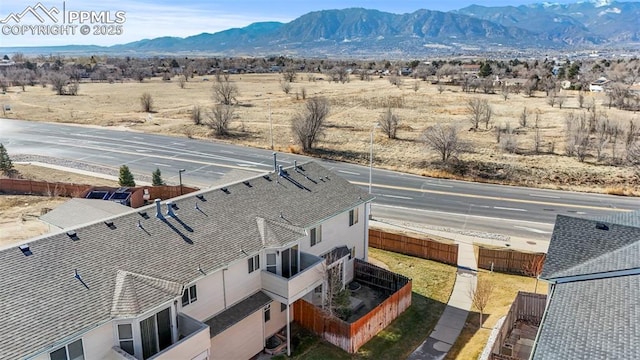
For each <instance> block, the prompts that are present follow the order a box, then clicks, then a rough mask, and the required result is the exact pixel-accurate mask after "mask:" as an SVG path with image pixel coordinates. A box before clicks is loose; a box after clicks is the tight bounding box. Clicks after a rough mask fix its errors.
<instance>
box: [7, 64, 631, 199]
mask: <svg viewBox="0 0 640 360" xmlns="http://www.w3.org/2000/svg"><path fill="white" fill-rule="evenodd" d="M314 76H315V78H322V77H323V75H321V74H314ZM308 77H309V74H298V79H297V80H296V82H294V83H293V84H292V90H291V92H290V93H289V94H285V93H284V92H283V90H282V88H281V85H280V80H281V76H280V75H279V74H242V75H231V80H232V81H233V82H234V83H236V84H237V86H238V89H239V96H238V98H237V100H238V106H236V113H235V121H234V122H233V123H232V124H231V129H232V135H231V136H229V137H226V138H223V139H220V140H221V141H228V142H234V143H239V144H244V145H249V146H255V147H262V148H269V147H270V146H271V139H273V144H274V148H275V149H277V150H279V151H298V146H297V145H296V143H295V141H294V139H293V137H292V135H291V130H290V120H291V117H292V116H293V115H294V114H295V113H296V112H297V111H299V110H300V109H301V108H302V107H303V105H304V100H303V99H302V93H303V92H305V93H306V97H307V98H309V97H312V96H324V97H327V98H328V99H329V103H330V104H331V113H330V115H329V118H328V122H327V128H326V131H325V136H323V137H322V138H321V139H320V141H319V143H318V149H317V151H316V155H318V156H323V157H330V158H334V159H340V160H344V161H349V162H357V163H362V164H368V159H369V147H370V132H371V130H372V128H373V126H374V125H375V124H376V122H377V121H378V118H379V117H380V115H381V114H382V113H383V112H384V111H386V108H387V107H388V106H391V107H393V108H394V112H395V113H396V114H397V115H399V116H400V119H401V127H400V130H399V131H398V139H395V140H391V139H388V138H387V137H386V136H385V135H384V134H383V133H382V132H381V131H380V130H379V129H378V130H376V132H375V138H374V154H375V155H374V161H375V162H374V164H375V166H377V167H385V168H389V169H394V170H399V171H404V172H411V173H416V174H423V175H430V176H444V177H458V178H466V179H469V180H478V181H491V182H497V183H506V184H517V185H525V186H535V187H548V188H558V189H571V190H579V191H593V192H609V193H616V194H621V195H622V194H626V195H629V194H637V190H635V188H636V186H634V184H637V180H636V179H635V177H634V175H633V172H632V171H631V169H628V168H623V167H615V166H609V165H606V164H605V163H596V162H595V158H592V157H587V159H586V161H585V162H584V163H581V162H579V161H578V160H577V159H576V158H574V157H568V156H565V155H564V153H565V152H564V119H565V117H566V116H567V115H568V114H570V113H575V114H578V113H582V112H584V111H585V110H584V109H579V107H578V100H577V93H575V92H572V91H564V90H563V95H564V96H566V101H565V103H564V105H563V108H562V109H560V108H559V107H558V105H556V106H555V107H551V106H550V105H549V104H548V103H547V99H546V97H545V96H544V95H545V94H544V93H542V92H540V93H536V94H535V95H536V96H534V97H527V96H526V95H524V94H523V93H520V94H514V93H512V94H509V98H508V99H507V100H504V98H503V97H502V96H501V95H500V94H481V93H480V92H478V93H471V94H468V93H464V92H462V91H461V89H460V87H458V86H455V87H454V86H446V87H445V89H444V91H443V92H442V93H440V92H439V91H438V86H437V85H432V84H431V83H429V82H425V81H420V80H413V79H410V78H403V80H404V83H403V84H402V85H401V86H399V87H398V86H394V85H392V84H391V83H390V82H389V81H388V79H387V78H374V79H373V80H372V81H362V80H359V79H356V78H355V76H352V77H351V81H350V82H348V83H345V84H341V83H330V82H328V81H327V80H316V81H309V80H308ZM213 81H214V77H213V76H209V77H195V78H192V79H190V81H189V82H187V83H186V86H185V88H184V89H182V88H180V87H179V86H178V83H177V81H175V80H174V81H168V82H166V81H162V80H161V79H160V78H152V79H148V80H145V81H144V82H142V83H138V82H133V81H129V82H127V81H125V82H122V83H113V84H109V83H81V85H80V91H79V95H78V96H59V95H56V94H55V93H54V92H53V91H52V90H51V88H42V87H39V86H33V87H27V88H26V91H25V92H22V91H21V89H20V88H18V87H11V88H10V89H9V91H8V92H7V93H6V94H3V95H0V101H2V102H3V103H5V104H7V103H8V104H10V105H11V107H12V111H11V112H7V113H6V115H5V116H6V117H9V118H18V119H28V120H37V121H53V122H66V123H78V124H85V125H101V126H112V127H118V128H122V129H129V130H134V131H144V132H154V133H163V134H173V135H176V136H189V137H195V138H210V137H211V133H212V132H211V130H210V129H209V128H208V127H207V126H206V125H195V124H194V123H193V122H192V121H191V120H190V114H191V112H192V109H193V107H194V105H198V106H202V108H203V109H204V110H205V112H209V111H210V108H211V106H212V104H213V100H212V90H211V89H212V84H213ZM416 82H417V84H418V85H419V88H418V89H417V91H415V87H414V85H415V84H416ZM303 89H304V90H303ZM145 92H148V93H149V94H151V96H152V97H153V101H154V112H153V113H145V112H142V111H141V105H140V100H139V98H140V96H141V95H142V94H143V93H145ZM471 97H475V98H480V99H487V100H488V101H489V102H490V104H491V106H492V107H493V112H494V116H493V120H492V122H491V124H490V126H489V129H486V130H485V128H484V124H481V125H480V130H479V131H466V130H467V129H469V128H470V127H471V125H470V122H469V121H468V116H469V111H468V110H467V108H466V102H467V100H468V99H469V98H471ZM585 98H586V100H585V103H591V102H595V104H596V106H597V108H598V111H606V113H607V116H608V118H609V119H612V120H617V121H620V122H621V123H622V124H626V123H628V122H629V121H630V120H637V119H638V115H637V114H634V113H632V112H629V111H622V110H618V109H615V108H612V109H608V108H606V107H605V106H603V105H602V104H603V102H605V97H604V95H599V94H592V93H586V94H585ZM525 107H526V108H527V109H528V111H529V112H530V115H529V118H530V119H529V123H530V125H529V126H528V127H526V128H519V125H518V118H519V117H520V114H521V113H522V111H523V109H524V108H525ZM536 113H537V114H538V116H539V128H540V133H541V136H542V143H543V147H542V152H541V154H539V155H534V154H533V151H532V146H533V145H532V144H533V138H534V130H533V129H532V126H533V125H532V124H533V121H534V120H533V119H534V118H535V114H536ZM206 119H207V118H206V116H205V118H204V121H205V122H206ZM270 119H271V124H272V133H273V135H270V132H271V131H270ZM437 122H442V123H454V122H457V123H461V124H462V127H463V128H464V130H463V131H462V135H461V136H462V138H463V139H464V140H465V142H467V143H468V144H470V146H469V149H470V151H469V152H467V153H463V154H462V155H460V159H461V160H464V161H466V162H468V164H469V168H468V171H466V174H465V175H459V174H458V175H452V174H451V173H449V172H447V171H445V170H442V169H440V168H439V167H438V166H437V165H435V163H437V156H435V154H432V153H429V152H428V151H427V149H426V147H425V146H424V144H423V143H422V141H421V134H422V133H423V131H424V129H425V128H427V127H428V126H430V125H433V124H435V123H437ZM506 123H509V124H510V126H511V128H513V129H516V132H515V135H514V137H515V139H516V141H517V143H518V150H517V152H516V153H515V154H512V153H506V152H504V151H503V150H501V149H500V146H499V145H498V144H497V142H496V135H495V131H493V130H492V129H493V128H495V127H496V126H503V124H506ZM616 151H617V152H618V153H622V151H623V149H622V145H621V144H619V147H618V149H617V150H616ZM609 152H610V149H609V148H606V150H605V153H607V154H608V153H609Z"/></svg>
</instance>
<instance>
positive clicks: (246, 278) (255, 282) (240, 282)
mask: <svg viewBox="0 0 640 360" xmlns="http://www.w3.org/2000/svg"><path fill="white" fill-rule="evenodd" d="M260 266H261V269H262V267H264V266H265V262H264V259H262V258H261V259H260ZM224 283H225V287H226V297H227V308H229V307H231V306H233V304H235V303H237V302H239V301H241V300H243V299H245V298H247V297H248V296H249V295H251V294H253V293H255V292H256V291H258V290H260V289H262V281H261V276H260V269H258V270H255V271H254V272H252V273H251V274H249V270H248V266H247V260H246V259H242V260H240V261H238V262H236V263H234V264H232V265H230V266H229V269H228V270H226V271H225V274H224Z"/></svg>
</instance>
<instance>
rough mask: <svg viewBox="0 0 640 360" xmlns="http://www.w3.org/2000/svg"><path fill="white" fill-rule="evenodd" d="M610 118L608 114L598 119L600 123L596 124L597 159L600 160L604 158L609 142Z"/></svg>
mask: <svg viewBox="0 0 640 360" xmlns="http://www.w3.org/2000/svg"><path fill="white" fill-rule="evenodd" d="M609 126H610V125H609V118H608V117H607V116H606V114H603V116H602V117H601V118H600V119H599V120H598V124H597V125H596V139H595V148H596V161H598V162H600V161H602V160H603V158H604V147H605V146H606V145H607V143H608V142H609V138H610V136H609Z"/></svg>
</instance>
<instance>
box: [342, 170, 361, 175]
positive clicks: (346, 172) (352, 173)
mask: <svg viewBox="0 0 640 360" xmlns="http://www.w3.org/2000/svg"><path fill="white" fill-rule="evenodd" d="M338 172H339V173H343V174H349V175H360V174H359V173H357V172H353V171H346V170H338Z"/></svg>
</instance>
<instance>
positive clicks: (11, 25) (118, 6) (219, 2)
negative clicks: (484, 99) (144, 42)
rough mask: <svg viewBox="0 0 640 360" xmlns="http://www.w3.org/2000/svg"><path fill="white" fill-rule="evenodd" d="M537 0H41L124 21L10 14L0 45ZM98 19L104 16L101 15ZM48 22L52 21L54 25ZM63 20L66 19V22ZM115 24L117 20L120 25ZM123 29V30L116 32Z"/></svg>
mask: <svg viewBox="0 0 640 360" xmlns="http://www.w3.org/2000/svg"><path fill="white" fill-rule="evenodd" d="M535 2H542V1H536V0H489V1H486V0H482V1H471V0H446V1H442V0H438V1H417V0H385V1H381V0H369V1H361V0H342V1H336V0H322V1H307V0H302V1H300V0H297V1H293V0H213V1H205V0H197V1H184V2H181V1H175V0H174V1H166V0H163V1H144V0H100V1H76V0H67V1H64V2H63V1H46V0H44V1H40V3H42V5H44V7H45V8H46V9H49V10H52V8H56V9H58V10H59V13H60V14H61V13H62V12H63V11H62V10H63V4H64V9H65V10H66V11H78V12H80V11H84V12H85V14H87V13H90V12H106V13H103V14H102V16H108V21H113V20H115V19H116V11H123V12H124V14H121V15H124V21H123V22H121V23H120V24H117V23H111V24H109V25H107V27H104V28H100V27H98V28H95V27H94V25H97V24H101V23H102V22H100V21H97V22H94V23H93V24H92V23H90V22H84V23H82V24H81V23H79V22H77V21H75V22H73V23H71V26H67V27H66V28H65V29H63V30H60V29H62V27H60V26H59V25H58V24H61V22H60V19H59V17H61V16H62V15H58V16H57V17H56V19H57V20H58V22H54V21H53V20H52V19H44V20H45V22H40V21H39V20H38V19H36V18H35V17H34V16H33V15H32V14H27V15H26V16H25V17H24V18H22V19H20V21H19V22H15V21H14V20H13V19H10V20H9V21H8V22H6V23H5V24H0V29H1V30H2V31H1V33H0V47H8V46H47V45H68V44H82V45H86V44H94V45H113V44H121V43H127V42H131V41H136V40H140V39H145V38H155V37H160V36H179V37H186V36H190V35H196V34H199V33H202V32H217V31H221V30H225V29H228V28H232V27H243V26H246V25H249V24H251V23H253V22H257V21H281V22H288V21H291V20H293V19H295V18H297V17H299V16H300V15H303V14H305V13H308V12H310V11H317V10H325V9H342V8H347V7H364V8H369V9H377V10H381V11H387V12H392V13H409V12H413V11H415V10H418V9H429V10H440V11H449V10H455V9H460V8H463V7H465V6H468V5H470V4H473V3H476V4H481V5H484V6H503V5H522V4H530V3H535ZM556 2H559V3H569V2H574V1H571V0H560V1H556ZM36 4H38V1H37V0H35V1H23V0H1V1H0V20H3V19H5V18H7V16H9V15H10V14H19V13H21V12H23V11H24V10H25V9H26V8H27V7H29V6H32V7H33V6H35V5H36ZM102 19H105V18H104V17H103V18H102ZM24 25H44V26H40V28H39V29H40V30H47V31H52V30H56V29H57V30H58V31H66V33H65V34H55V35H52V34H37V33H36V34H34V31H39V30H38V29H33V28H25V26H24ZM50 25H53V26H54V27H56V29H52V27H51V26H50ZM67 25H69V24H68V23H67ZM82 25H88V26H89V27H88V28H85V30H86V29H89V34H87V35H81V34H80V31H81V29H80V26H82ZM118 25H121V26H120V27H118ZM95 31H98V32H99V31H111V32H112V33H114V34H111V35H102V34H95V33H94V32H95ZM120 33H121V34H120Z"/></svg>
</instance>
